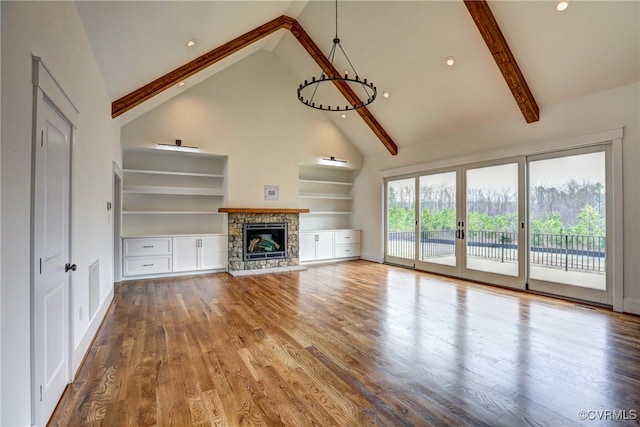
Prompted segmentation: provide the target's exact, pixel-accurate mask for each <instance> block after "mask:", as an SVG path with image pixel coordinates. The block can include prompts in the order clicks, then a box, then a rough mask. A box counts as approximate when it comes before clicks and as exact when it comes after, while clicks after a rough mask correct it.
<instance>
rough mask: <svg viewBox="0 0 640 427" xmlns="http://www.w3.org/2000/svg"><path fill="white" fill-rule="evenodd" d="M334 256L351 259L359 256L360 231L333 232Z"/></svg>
mask: <svg viewBox="0 0 640 427" xmlns="http://www.w3.org/2000/svg"><path fill="white" fill-rule="evenodd" d="M334 256H335V257H336V258H353V257H359V256H360V230H340V231H336V232H335V248H334Z"/></svg>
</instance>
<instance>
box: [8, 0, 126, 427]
mask: <svg viewBox="0 0 640 427" xmlns="http://www.w3.org/2000/svg"><path fill="white" fill-rule="evenodd" d="M1 7H2V12H1V17H2V38H1V42H2V45H1V52H2V62H1V64H2V70H1V72H2V73H1V75H2V82H1V83H2V84H1V86H2V89H1V90H2V108H1V114H2V123H3V126H2V133H1V140H2V145H1V148H2V154H1V160H2V167H1V174H2V175H1V181H0V182H1V185H2V191H1V200H2V202H1V203H2V204H1V208H2V209H1V216H0V219H1V221H2V227H1V233H2V248H1V250H2V252H1V270H0V272H1V275H2V280H1V283H0V286H1V288H0V290H1V296H2V297H1V304H2V314H1V319H2V320H1V327H2V335H1V336H2V348H1V359H0V361H1V372H2V377H1V381H2V385H1V387H2V390H3V391H7V390H10V391H11V392H10V393H7V392H5V393H2V398H1V405H0V407H1V408H2V419H0V425H3V426H4V425H7V426H9V425H11V426H20V425H29V424H30V421H31V415H30V414H31V375H30V359H31V358H30V330H31V323H30V320H31V319H30V306H31V302H30V275H29V271H30V266H29V259H30V239H31V236H30V214H31V202H30V190H31V173H32V170H31V129H32V101H31V99H32V85H31V55H32V53H33V54H35V55H37V56H40V57H42V59H43V61H44V62H45V64H47V66H48V68H49V69H50V70H51V72H52V73H53V74H54V76H55V77H56V79H57V80H58V82H59V84H60V85H61V86H62V88H63V89H64V90H65V91H66V92H67V94H68V95H69V97H70V98H71V100H72V101H73V102H74V104H75V105H76V106H77V107H78V109H79V111H80V115H79V119H78V123H76V125H77V127H78V132H77V138H76V144H75V145H74V147H73V151H74V153H73V156H74V158H73V164H72V168H73V178H72V179H73V180H72V192H73V194H72V198H73V200H72V226H71V229H72V242H71V243H72V254H71V255H72V262H74V263H76V264H77V265H78V270H77V271H76V272H75V273H74V274H73V279H72V324H73V331H72V334H73V337H72V338H73V354H72V361H71V362H72V366H73V368H74V371H75V368H77V367H78V365H79V363H80V362H81V360H82V357H83V356H84V353H85V351H86V350H87V348H88V347H87V346H88V342H89V340H90V339H91V337H92V336H93V332H94V331H95V330H96V329H97V326H98V325H99V323H100V320H101V319H100V316H96V318H95V319H94V320H93V321H92V322H89V319H88V318H87V316H88V312H89V299H88V298H89V297H88V275H89V273H88V266H89V264H91V263H92V262H93V261H95V260H96V259H99V260H100V264H101V298H102V301H103V306H102V307H103V310H102V311H101V312H100V313H101V315H102V314H103V313H104V308H105V307H106V306H107V305H108V304H109V302H110V297H111V295H112V289H113V283H112V282H111V273H110V272H111V270H112V263H113V256H112V253H113V252H112V238H111V224H110V223H108V221H107V211H106V202H107V201H109V200H110V199H111V180H112V160H116V161H118V162H120V159H119V158H118V156H119V154H118V153H119V151H118V146H119V129H118V127H117V126H116V124H115V123H114V122H113V120H112V119H111V117H110V100H109V98H108V96H107V94H106V90H105V87H104V83H103V81H102V77H101V75H100V73H99V70H98V68H97V65H96V63H95V61H94V59H93V54H92V52H91V49H90V46H89V43H88V41H87V38H86V36H85V33H84V27H83V26H82V23H81V21H80V18H79V15H78V13H77V10H76V7H75V4H74V3H73V2H2V3H1ZM80 309H82V312H83V318H82V319H80V317H79V311H80Z"/></svg>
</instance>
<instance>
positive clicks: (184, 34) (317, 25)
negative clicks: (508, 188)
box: [77, 0, 640, 154]
mask: <svg viewBox="0 0 640 427" xmlns="http://www.w3.org/2000/svg"><path fill="white" fill-rule="evenodd" d="M77 5H78V10H79V12H80V16H81V18H82V20H83V23H84V26H85V29H86V32H87V35H88V38H89V41H90V43H91V46H92V49H93V51H94V54H95V57H96V60H97V62H98V66H99V67H100V69H101V71H102V74H103V78H104V81H105V84H106V86H107V90H108V92H109V95H110V97H111V99H112V100H113V101H116V100H118V99H120V98H122V97H124V96H126V95H127V94H130V93H131V92H133V91H135V90H136V89H139V88H143V87H145V85H147V84H149V83H150V82H152V81H154V80H156V79H157V78H158V77H161V76H163V75H165V74H167V73H169V72H171V71H172V70H174V69H176V68H178V67H180V66H183V65H184V64H187V63H189V62H190V61H193V60H194V59H195V58H198V57H199V56H201V55H203V54H205V53H207V52H209V51H211V50H213V49H215V48H217V47H219V46H222V45H224V44H225V43H228V42H229V41H231V40H233V39H235V38H237V37H238V36H240V35H242V34H244V33H246V32H248V31H250V30H252V29H254V28H257V27H259V26H261V25H263V24H265V23H267V22H269V21H271V20H273V19H275V18H277V17H279V16H281V15H286V16H289V17H291V18H294V19H295V20H296V21H297V22H298V23H299V24H300V25H301V27H302V28H303V29H304V30H305V31H306V33H307V34H308V35H309V36H310V37H311V39H312V40H313V41H314V42H315V43H316V44H317V45H318V47H319V48H320V49H321V51H323V52H328V51H329V49H330V47H331V44H332V39H333V36H334V32H335V22H334V19H335V11H334V3H333V2H327V1H253V2H250V1H225V2H223V1H202V2H186V1H179V2H178V1H176V2H78V3H77ZM472 6H473V5H472ZM489 7H490V10H491V12H492V13H493V15H494V17H495V20H496V23H497V24H498V25H499V27H500V29H501V30H502V33H503V35H504V38H505V40H506V42H507V43H508V45H509V47H510V48H511V52H512V53H513V57H514V59H515V60H516V61H517V63H518V65H519V67H520V70H521V72H522V77H523V78H524V79H525V80H526V82H527V83H528V86H529V89H530V91H531V95H532V97H533V98H535V101H537V104H538V106H539V107H540V120H541V121H543V120H544V109H545V108H546V107H549V106H551V105H554V104H557V103H560V102H563V101H568V100H571V99H574V98H578V97H581V96H585V95H588V94H591V93H595V92H599V91H602V90H606V89H611V88H614V87H618V86H621V85H625V84H629V83H632V82H636V81H638V80H639V79H640V65H639V63H640V41H639V40H640V34H639V26H640V25H639V22H640V3H638V2H635V1H631V2H624V1H622V2H617V1H601V2H598V1H579V0H573V1H572V2H571V5H570V7H569V9H567V10H566V11H565V12H561V13H560V12H557V11H556V10H555V2H551V1H499V2H489ZM338 29H339V35H340V37H341V39H342V44H343V46H344V48H345V50H346V52H347V54H348V55H349V58H350V59H351V61H352V62H353V63H354V65H355V66H356V68H357V69H358V72H359V73H361V74H362V75H363V76H365V77H368V78H369V79H370V80H372V81H373V82H374V83H375V84H376V86H377V87H378V90H379V92H385V91H386V92H389V94H390V96H389V98H383V97H380V98H379V99H378V100H376V101H375V102H374V103H373V104H371V106H370V107H369V111H370V113H371V115H372V116H373V117H375V119H376V120H377V122H379V125H380V127H381V128H382V129H384V130H386V132H388V134H389V135H390V137H391V139H392V140H393V141H394V142H395V143H396V144H397V145H398V146H399V149H402V146H406V145H409V144H414V143H428V142H429V140H431V139H434V138H437V137H438V136H440V135H443V134H444V133H447V132H452V131H455V130H459V129H462V128H468V127H473V126H477V125H480V124H482V123H486V122H490V121H494V120H497V119H499V118H504V117H509V118H512V119H513V120H520V121H522V122H523V123H525V117H526V115H525V116H523V114H524V113H525V112H524V111H521V109H520V108H519V106H518V104H517V103H516V100H515V99H514V95H513V94H512V92H511V90H510V88H509V86H508V85H507V83H506V82H505V79H504V77H503V76H502V74H501V72H500V69H499V67H498V65H497V64H496V61H495V60H494V57H493V56H492V52H490V50H489V48H488V47H487V43H485V40H483V38H482V35H481V32H480V31H479V30H478V27H477V26H476V24H475V23H474V20H473V19H472V14H470V13H469V10H468V9H467V7H466V6H465V3H463V2H462V1H442V2H436V1H407V2H404V1H344V0H343V1H340V2H339V27H338ZM190 39H195V40H196V42H197V44H196V46H194V47H192V48H188V47H186V45H185V44H186V42H187V41H188V40H190ZM258 50H268V51H272V52H273V54H275V55H276V56H277V58H279V59H280V61H282V63H283V64H284V65H285V66H286V67H287V68H288V69H289V70H290V72H291V75H292V88H291V96H296V88H297V85H298V82H299V81H302V80H304V79H307V78H310V77H311V76H312V75H317V74H318V65H317V64H316V62H314V60H313V59H312V58H311V56H310V55H309V54H308V52H306V51H305V49H304V48H303V47H302V46H301V45H300V43H299V41H298V40H296V38H295V37H294V35H293V34H292V33H291V32H290V31H288V30H286V29H282V30H279V31H276V32H274V33H272V34H270V35H268V36H266V37H264V38H261V39H260V40H259V41H257V42H255V43H252V44H250V45H249V46H248V47H245V48H243V49H241V50H238V51H237V52H235V53H233V54H232V55H230V56H228V57H226V58H225V59H223V60H222V61H220V62H217V63H216V64H215V65H213V66H210V67H207V68H206V69H204V70H203V71H200V72H198V73H197V74H195V75H193V76H191V77H189V78H188V79H187V80H186V85H185V86H184V87H193V86H194V85H197V84H198V83H199V82H201V81H203V80H204V79H207V78H209V77H211V76H212V75H213V74H215V73H217V72H219V71H220V70H222V69H224V68H226V67H228V66H230V65H232V64H233V63H235V62H237V61H239V60H241V59H243V58H245V57H247V56H248V55H251V54H253V53H255V52H256V51H258ZM494 54H495V52H494ZM450 55H451V56H454V57H455V58H456V60H457V61H456V64H455V65H454V66H453V67H447V66H446V65H445V62H444V60H445V58H446V57H447V56H450ZM256 72H259V71H256ZM183 90H184V88H180V87H177V86H173V87H171V88H169V89H168V90H166V91H164V92H162V93H161V94H159V95H157V96H154V97H152V98H151V99H149V100H146V101H144V102H143V103H141V104H140V105H138V106H135V107H134V108H132V109H130V110H128V111H127V112H125V113H124V114H122V115H121V116H119V117H118V119H117V120H120V122H121V123H122V124H125V123H127V122H129V121H131V120H133V119H135V118H136V117H139V116H140V115H142V114H143V113H144V112H146V111H149V110H150V109H151V108H154V107H155V106H157V105H159V104H160V103H162V102H164V101H166V100H167V99H169V98H171V97H173V96H175V95H177V94H179V93H181V92H182V91H183ZM300 108H307V107H304V106H302V105H300ZM327 115H328V117H329V118H330V119H331V120H332V121H334V123H335V124H336V125H337V126H338V127H339V128H340V129H341V130H342V131H343V132H344V133H345V135H347V137H349V139H350V140H351V141H352V142H353V143H354V145H355V146H356V147H357V148H358V149H359V150H360V151H361V152H362V153H363V154H368V153H373V152H378V151H384V150H385V145H383V144H380V139H381V138H380V136H379V135H376V134H375V133H374V132H373V131H372V127H371V126H370V125H367V124H366V123H365V122H364V121H362V120H361V119H360V118H359V117H358V114H357V113H356V112H350V113H349V117H348V118H347V119H346V120H344V119H342V118H340V115H339V114H338V113H335V112H334V113H327ZM387 149H388V147H387Z"/></svg>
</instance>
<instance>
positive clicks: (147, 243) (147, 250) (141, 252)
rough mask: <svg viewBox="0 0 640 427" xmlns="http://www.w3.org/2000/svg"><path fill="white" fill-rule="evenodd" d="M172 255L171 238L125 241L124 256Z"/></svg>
mask: <svg viewBox="0 0 640 427" xmlns="http://www.w3.org/2000/svg"><path fill="white" fill-rule="evenodd" d="M151 255H171V238H170V237H166V238H165V237H161V238H153V239H124V256H126V257H127V256H151Z"/></svg>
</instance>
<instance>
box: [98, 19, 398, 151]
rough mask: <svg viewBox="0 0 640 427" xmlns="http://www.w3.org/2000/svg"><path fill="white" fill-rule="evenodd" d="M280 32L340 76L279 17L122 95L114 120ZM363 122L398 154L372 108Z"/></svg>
mask: <svg viewBox="0 0 640 427" xmlns="http://www.w3.org/2000/svg"><path fill="white" fill-rule="evenodd" d="M280 29H286V30H289V31H291V33H292V34H293V36H294V37H295V38H296V40H297V41H298V42H299V43H300V44H301V45H302V47H304V49H305V50H306V51H307V53H308V54H309V55H310V56H311V58H313V60H314V61H315V62H316V63H317V64H318V65H319V66H320V68H322V70H323V71H324V72H325V73H326V74H330V75H331V74H340V73H339V72H338V71H337V70H336V69H335V68H334V67H333V66H332V65H331V63H330V62H329V60H328V59H327V58H326V57H325V56H324V55H323V54H322V51H321V50H320V48H319V47H318V45H316V44H315V42H314V41H313V40H312V39H311V37H310V36H309V34H307V32H306V31H305V30H304V29H303V28H302V26H301V25H300V24H299V23H298V21H296V20H295V19H293V18H290V17H288V16H284V15H283V16H280V17H278V18H276V19H273V20H271V21H269V22H267V23H266V24H264V25H261V26H259V27H258V28H255V29H253V30H251V31H249V32H247V33H245V34H243V35H241V36H240V37H237V38H235V39H233V40H231V41H230V42H227V43H225V44H223V45H222V46H219V47H217V48H215V49H213V50H212V51H210V52H207V53H205V54H204V55H202V56H200V57H198V58H196V59H194V60H193V61H190V62H188V63H186V64H185V65H183V66H181V67H179V68H176V69H175V70H173V71H171V72H169V73H167V74H165V75H164V76H162V77H159V78H157V79H156V80H154V81H152V82H151V83H148V84H146V85H144V86H143V87H141V88H139V89H136V90H134V91H133V92H131V93H129V94H128V95H125V96H123V97H122V98H120V99H117V100H115V101H114V102H113V103H112V104H111V117H113V118H115V117H118V116H119V115H121V114H123V113H125V112H126V111H128V110H130V109H132V108H133V107H135V106H137V105H140V104H141V103H143V102H144V101H146V100H148V99H150V98H152V97H154V96H156V95H157V94H159V93H160V92H162V91H164V90H166V89H168V88H170V87H171V86H174V85H176V84H178V83H179V82H181V81H182V80H184V79H186V78H187V77H190V76H192V75H194V74H196V73H198V72H200V71H202V70H204V69H205V68H207V67H209V66H211V65H213V64H215V63H216V62H218V61H220V60H222V59H224V58H226V57H227V56H229V55H231V54H233V53H235V52H237V51H239V50H242V49H244V48H245V47H247V46H249V45H251V44H252V43H255V42H257V41H258V40H260V39H262V38H263V37H265V36H267V35H269V34H271V33H273V32H275V31H277V30H280ZM334 84H335V85H336V87H337V88H338V90H339V91H340V93H342V95H343V96H344V97H345V98H346V99H347V101H348V102H349V104H351V105H357V104H361V103H362V101H361V100H360V98H359V97H358V95H357V94H356V93H355V92H354V91H353V89H351V87H350V86H349V85H348V84H347V83H345V82H342V81H337V80H334ZM356 111H357V112H358V114H359V115H360V117H361V118H362V120H364V122H365V123H366V124H367V125H368V126H369V128H371V130H372V131H373V133H374V134H375V135H376V136H377V137H378V138H379V139H380V141H381V142H382V144H383V145H384V146H385V148H386V149H387V150H388V151H389V152H390V153H391V154H393V155H396V154H398V146H397V145H396V143H395V142H394V141H393V139H392V138H391V136H390V135H389V134H388V133H387V131H386V130H385V129H384V128H383V127H382V125H381V124H380V122H378V120H376V118H375V117H374V116H373V114H371V112H370V111H369V109H367V108H366V107H362V108H359V109H357V110H356Z"/></svg>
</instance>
